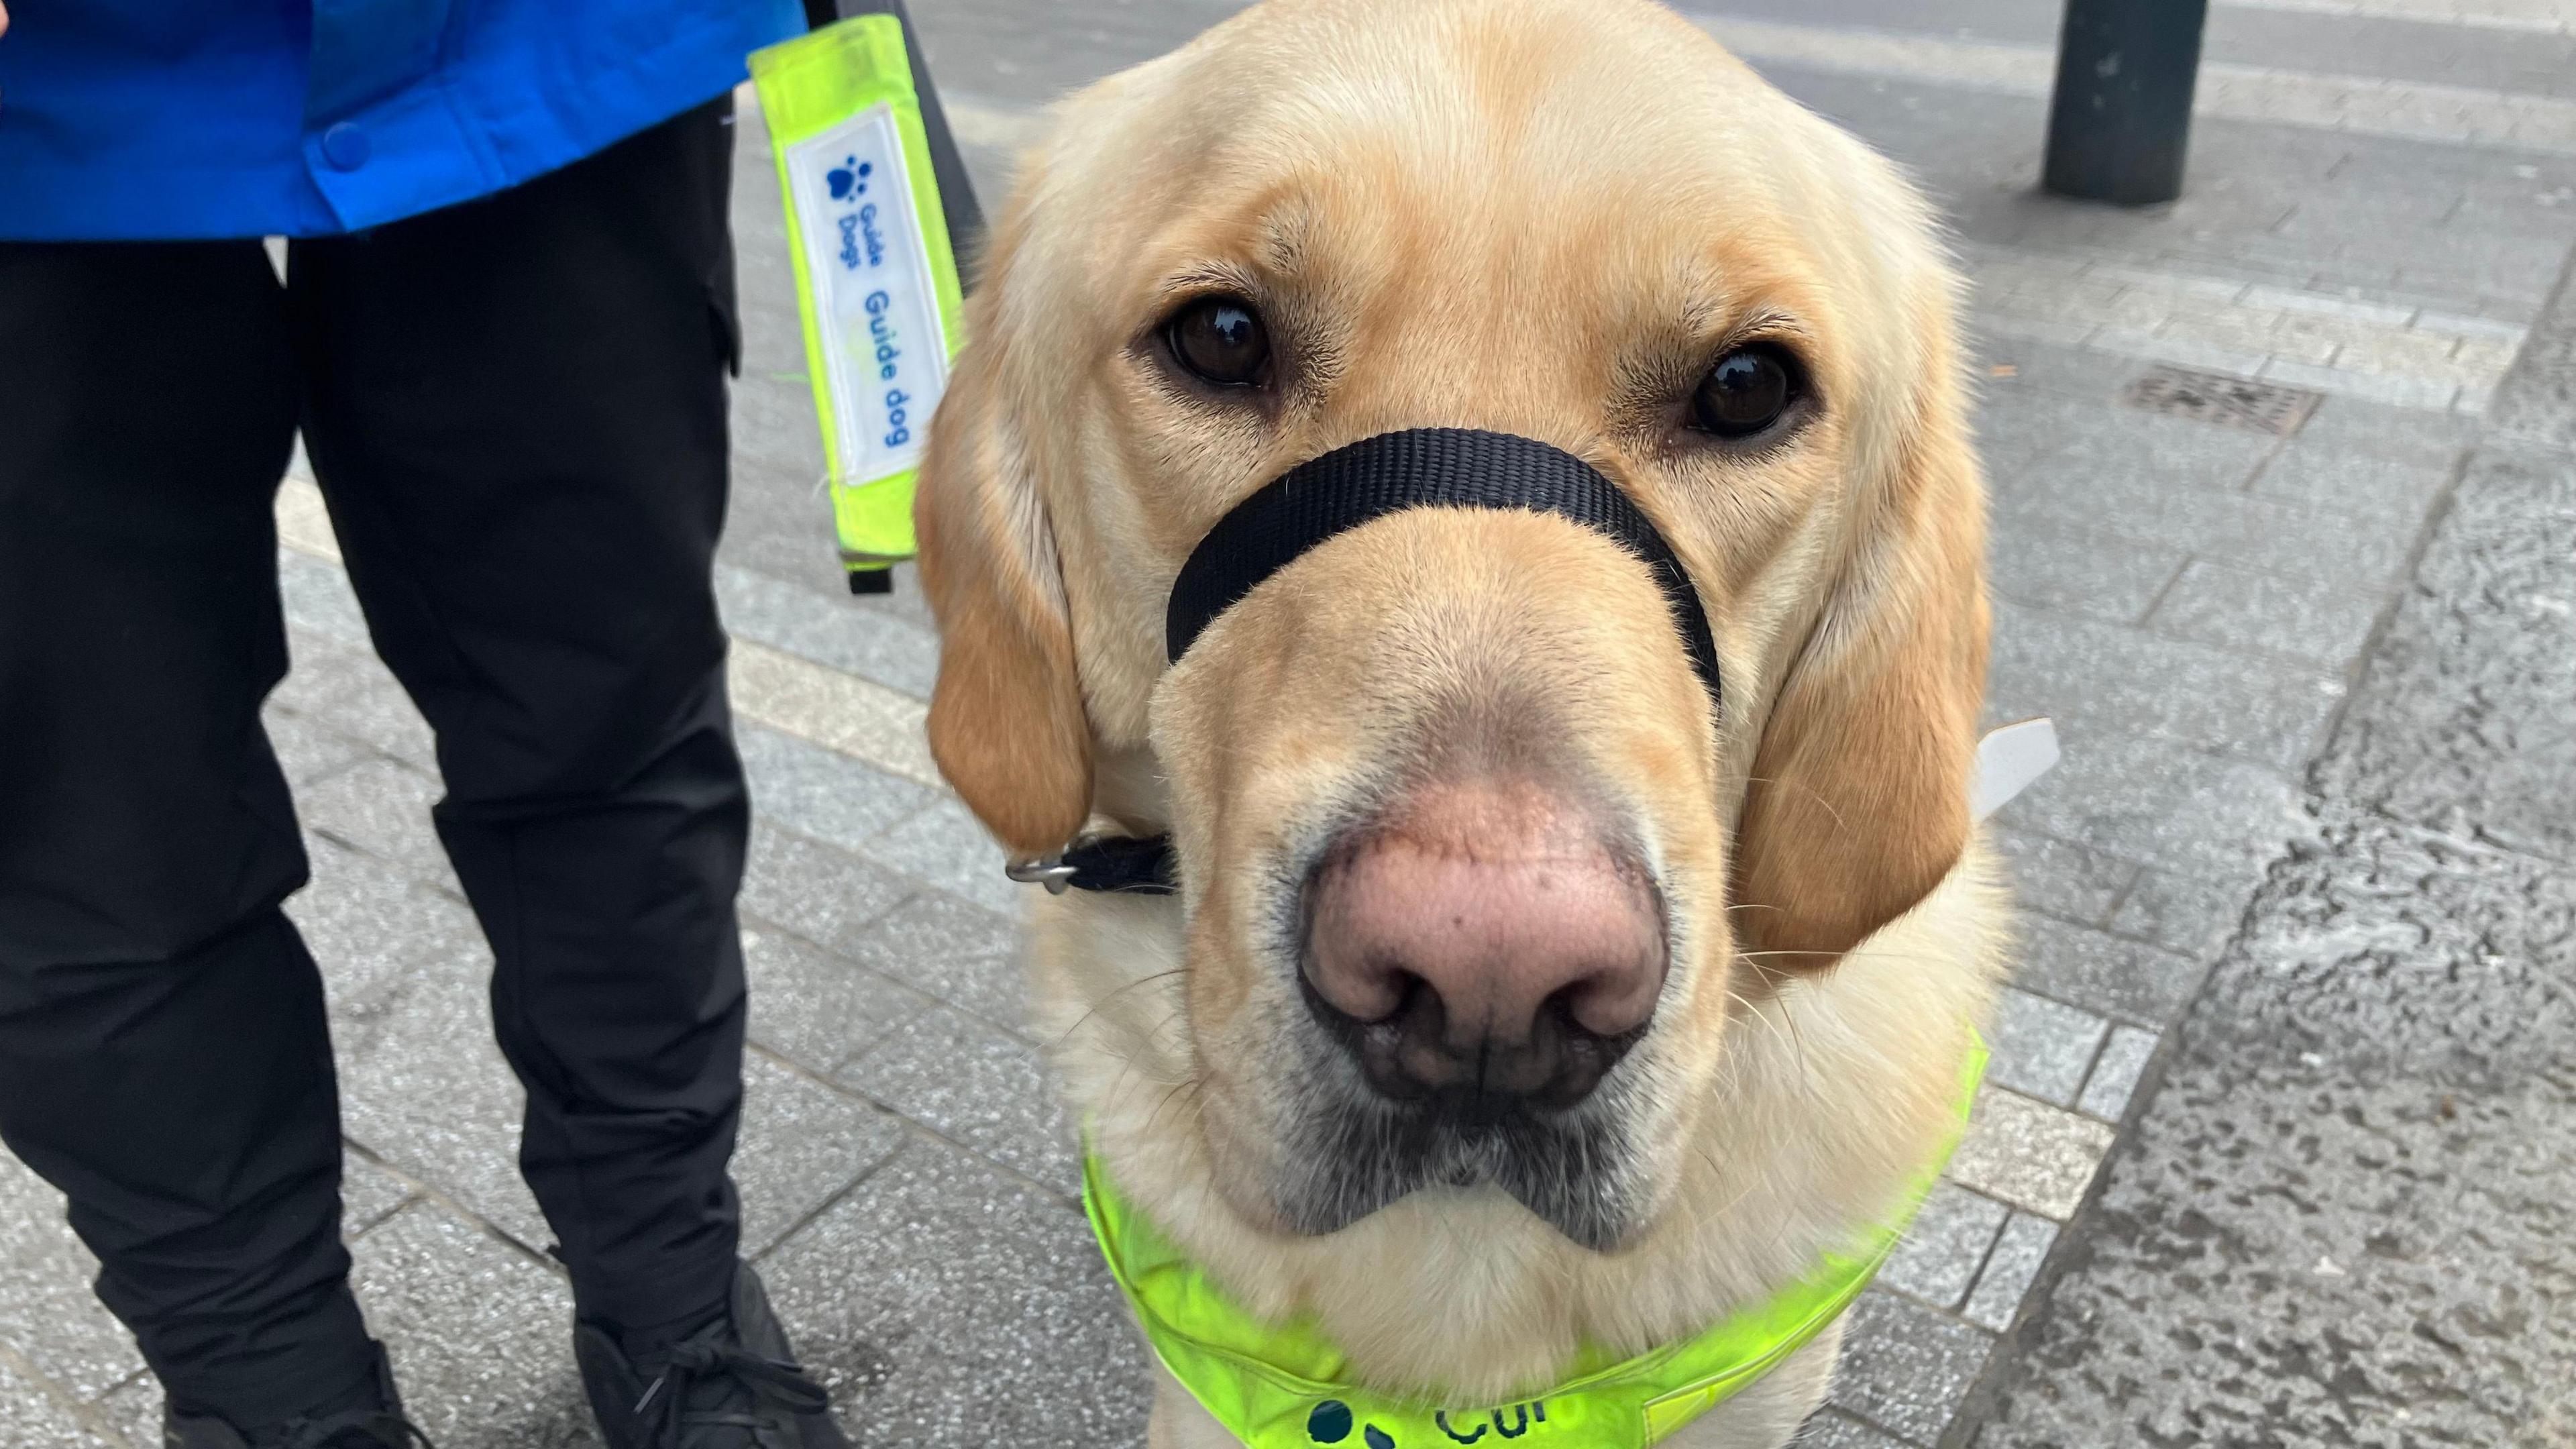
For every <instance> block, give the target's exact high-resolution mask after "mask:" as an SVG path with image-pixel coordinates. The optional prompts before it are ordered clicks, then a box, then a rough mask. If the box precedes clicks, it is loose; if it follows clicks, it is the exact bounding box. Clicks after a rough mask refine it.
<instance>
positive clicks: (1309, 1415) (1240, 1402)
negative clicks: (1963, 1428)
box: [1082, 1042, 1986, 1449]
mask: <svg viewBox="0 0 2576 1449" xmlns="http://www.w3.org/2000/svg"><path fill="white" fill-rule="evenodd" d="M1985 1067H1986V1049H1985V1045H1984V1043H1982V1042H1977V1043H1975V1044H1974V1045H1973V1047H1972V1050H1971V1051H1970V1053H1969V1057H1968V1060H1967V1062H1966V1064H1965V1066H1964V1068H1963V1070H1962V1072H1961V1081H1960V1089H1959V1106H1958V1113H1959V1121H1958V1126H1957V1127H1956V1128H1955V1129H1954V1130H1953V1131H1952V1133H1951V1134H1950V1138H1949V1140H1948V1142H1947V1143H1946V1144H1945V1145H1944V1146H1943V1147H1942V1149H1941V1152H1940V1153H1939V1155H1938V1156H1937V1157H1936V1158H1935V1159H1934V1160H1933V1161H1932V1162H1931V1163H1930V1164H1929V1165H1927V1166H1926V1167H1925V1168H1924V1170H1923V1172H1922V1175H1921V1176H1920V1177H1919V1178H1918V1179H1917V1180H1916V1181H1915V1182H1914V1183H1913V1184H1912V1185H1911V1187H1910V1189H1909V1190H1908V1192H1907V1194H1906V1196H1905V1198H1904V1200H1903V1203H1902V1205H1901V1207H1900V1209H1899V1211H1898V1213H1897V1214H1896V1216H1895V1218H1894V1220H1893V1221H1890V1222H1887V1223H1884V1224H1881V1225H1880V1226H1878V1227H1877V1228H1875V1229H1874V1230H1872V1231H1870V1232H1869V1233H1867V1234H1866V1235H1865V1236H1864V1237H1863V1238H1862V1239H1861V1240H1860V1241H1859V1242H1858V1243H1856V1244H1854V1245H1853V1246H1852V1247H1850V1248H1849V1249H1847V1250H1845V1251H1842V1252H1836V1253H1828V1254H1826V1255H1825V1256H1824V1258H1823V1260H1822V1261H1820V1262H1819V1263H1817V1265H1816V1266H1815V1268H1814V1270H1813V1271H1811V1272H1809V1273H1808V1274H1807V1275H1806V1276H1805V1277H1803V1278H1800V1279H1799V1280H1798V1281H1796V1282H1794V1283H1792V1284H1790V1285H1789V1286H1788V1287H1786V1288H1783V1289H1782V1290H1780V1292H1779V1293H1777V1294H1775V1295H1773V1296H1772V1297H1771V1298H1770V1299H1769V1300H1767V1301H1765V1302H1762V1303H1757V1304H1753V1305H1751V1306H1750V1307H1747V1308H1743V1309H1740V1310H1738V1311H1737V1312H1735V1313H1732V1314H1729V1315H1728V1316H1727V1317H1725V1318H1723V1319H1720V1320H1719V1321H1718V1322H1717V1323H1716V1324H1714V1325H1712V1326H1711V1327H1710V1328H1709V1329H1708V1330H1707V1331H1705V1332H1703V1333H1701V1334H1699V1335H1698V1336H1696V1337H1693V1338H1688V1339H1684V1340H1682V1341H1681V1342H1679V1343H1672V1344H1667V1345H1665V1346H1664V1347H1662V1348H1658V1349H1653V1350H1650V1351H1648V1352H1646V1353H1641V1354H1638V1355H1636V1356H1635V1357H1633V1358H1625V1359H1616V1360H1614V1359H1611V1358H1610V1357H1609V1356H1608V1355H1607V1354H1606V1353H1603V1352H1601V1351H1598V1350H1594V1349H1586V1350H1585V1351H1583V1352H1582V1353H1581V1354H1579V1355H1577V1357H1576V1360H1575V1363H1574V1365H1573V1368H1572V1370H1571V1372H1569V1374H1568V1375H1567V1377H1566V1378H1565V1379H1564V1381H1563V1382H1561V1383H1559V1384H1557V1385H1556V1386H1555V1387H1553V1388H1550V1389H1547V1390H1546V1391H1544V1392H1542V1393H1537V1394H1532V1395H1530V1396H1528V1397H1526V1398H1523V1399H1519V1400H1516V1401H1514V1402H1511V1403H1507V1404H1501V1405H1486V1404H1474V1405H1455V1406H1450V1405H1441V1404H1429V1403H1421V1402H1417V1401H1414V1400H1409V1399H1404V1398H1399V1397H1393V1396H1389V1395H1385V1394H1380V1393H1375V1392H1373V1391H1371V1390H1369V1389H1367V1388H1365V1387H1362V1386H1361V1385H1359V1384H1356V1383H1353V1382H1352V1381H1351V1379H1350V1373H1349V1363H1348V1361H1347V1360H1346V1359H1345V1358H1344V1357H1343V1356H1342V1353H1341V1350H1340V1349H1338V1348H1336V1347H1335V1346H1334V1345H1333V1343H1332V1341H1331V1340H1329V1339H1327V1338H1326V1337H1325V1336H1324V1335H1323V1333H1322V1331H1321V1330H1320V1329H1318V1328H1317V1327H1316V1325H1315V1324H1314V1323H1313V1321H1312V1320H1311V1319H1306V1318H1299V1319H1297V1320H1295V1321H1292V1322H1289V1323H1284V1324H1274V1323H1265V1322H1263V1321H1262V1320H1260V1319H1258V1318H1255V1317H1253V1316H1252V1315H1251V1314H1249V1313H1247V1312H1245V1311H1244V1310H1243V1309H1242V1308H1241V1307H1239V1306H1237V1305H1236V1303H1235V1302H1234V1300H1233V1299H1231V1298H1229V1297H1227V1296H1226V1294H1225V1292H1224V1290H1223V1289H1221V1288H1219V1287H1218V1286H1217V1285H1216V1284H1215V1283H1214V1282H1213V1281H1211V1280H1210V1279H1209V1278H1208V1276H1207V1275H1206V1274H1205V1273H1203V1272H1201V1271H1200V1270H1199V1268H1198V1266H1197V1265H1196V1264H1194V1263H1192V1262H1190V1261H1189V1259H1187V1258H1185V1257H1183V1256H1182V1255H1181V1253H1180V1250H1179V1249H1177V1248H1175V1247H1173V1246H1172V1244H1171V1242H1170V1241H1169V1240H1168V1239H1166V1238H1165V1237H1164V1236H1163V1235H1162V1234H1161V1233H1160V1232H1159V1231H1157V1230H1156V1229H1155V1227H1154V1225H1153V1224H1152V1223H1150V1222H1148V1221H1147V1220H1146V1219H1145V1217H1144V1215H1143V1214H1141V1213H1139V1212H1137V1211H1136V1210H1135V1209H1134V1208H1133V1207H1132V1206H1131V1205H1129V1204H1128V1202H1127V1201H1126V1200H1125V1199H1123V1198H1121V1197H1120V1196H1119V1195H1118V1191H1117V1188H1116V1187H1115V1186H1114V1185H1113V1184H1112V1183H1111V1182H1110V1180H1109V1174H1108V1172H1107V1170H1106V1169H1105V1168H1104V1167H1103V1166H1102V1164H1101V1161H1100V1157H1099V1155H1098V1154H1097V1153H1086V1154H1085V1155H1084V1159H1083V1168H1082V1175H1083V1194H1082V1196H1083V1206H1084V1208H1085V1209H1086V1210H1087V1211H1088V1212H1089V1213H1090V1216H1091V1227H1092V1231H1093V1233H1094V1234H1095V1235H1096V1236H1097V1237H1098V1238H1099V1240H1100V1251H1101V1253H1102V1255H1103V1256H1105V1257H1106V1258H1107V1259H1108V1260H1109V1271H1110V1273H1111V1274H1112V1275H1113V1276H1115V1277H1116V1278H1117V1280H1118V1286H1119V1287H1120V1288H1122V1289H1124V1290H1125V1291H1126V1294H1127V1303H1128V1306H1129V1307H1130V1308H1131V1309H1133V1310H1134V1311H1135V1315H1136V1321H1137V1323H1138V1324H1139V1325H1141V1326H1142V1327H1143V1328H1144V1330H1145V1337H1146V1339H1147V1341H1148V1342H1150V1343H1151V1344H1152V1345H1153V1348H1154V1352H1155V1354H1156V1355H1157V1356H1159V1357H1160V1358H1161V1359H1162V1361H1163V1365H1164V1367H1166V1368H1168V1369H1170V1370H1171V1372H1172V1377H1174V1378H1176V1379H1178V1380H1179V1381H1180V1382H1181V1384H1182V1385H1183V1386H1184V1387H1186V1388H1188V1389H1189V1391H1190V1392H1191V1393H1192V1394H1193V1395H1195V1396H1196V1397H1197V1398H1198V1401H1199V1402H1200V1403H1201V1404H1203V1405H1205V1406H1206V1408H1207V1411H1208V1413H1210V1414H1211V1415H1213V1416H1215V1418H1216V1421H1217V1422H1218V1423H1219V1424H1222V1425H1224V1426H1225V1427H1226V1429H1227V1430H1228V1431H1230V1432H1231V1433H1233V1434H1234V1436H1235V1437H1236V1438H1238V1439H1241V1440H1242V1441H1243V1442H1244V1443H1245V1444H1247V1445H1249V1446H1251V1449H1311V1446H1314V1445H1318V1444H1324V1445H1348V1446H1350V1449H1439V1446H1443V1445H1448V1444H1483V1445H1485V1446H1486V1449H1501V1446H1502V1445H1503V1444H1504V1441H1509V1440H1518V1441H1523V1443H1524V1444H1526V1445H1528V1446H1530V1449H1537V1446H1542V1445H1560V1446H1568V1449H1571V1446H1576V1445H1580V1446H1582V1449H1644V1446H1646V1445H1649V1444H1654V1443H1657V1442H1659V1441H1661V1440H1663V1439H1664V1438H1666V1437H1667V1436H1669V1435H1670V1434H1672V1432H1673V1431H1674V1430H1676V1429H1679V1428H1680V1427H1682V1426H1683V1425H1685V1424H1687V1423H1689V1422H1690V1421H1692V1420H1693V1419H1696V1418H1698V1417H1699V1416H1700V1415H1702V1414H1705V1413H1707V1412H1708V1411H1709V1410H1711V1409H1713V1408H1716V1407H1717V1406H1718V1405H1719V1404H1722V1403H1724V1402H1726V1400H1728V1399H1729V1398H1731V1397H1733V1396H1734V1395H1735V1394H1736V1393H1738V1392H1739V1391H1741V1390H1742V1389H1743V1388H1744V1387H1745V1386H1746V1385H1747V1384H1750V1383H1752V1382H1753V1381H1754V1380H1755V1379H1758V1378H1760V1377H1761V1376H1762V1375H1763V1374H1765V1373H1767V1372H1769V1371H1770V1370H1771V1369H1773V1368H1775V1367H1777V1366H1778V1365H1779V1364H1780V1363H1781V1362H1782V1361H1783V1360H1785V1359H1787V1358H1788V1357H1789V1355H1791V1354H1793V1353H1795V1352H1797V1351H1798V1350H1799V1349H1800V1348H1803V1347H1805V1346H1806V1345H1807V1343H1808V1342H1810V1341H1811V1340H1813V1339H1814V1338H1815V1336H1816V1335H1817V1334H1819V1333H1822V1332H1823V1331H1824V1330H1825V1329H1826V1327H1827V1326H1829V1325H1830V1324H1832V1323H1833V1321H1834V1319H1835V1318H1836V1317H1837V1316H1838V1315H1840V1314H1841V1313H1842V1311H1843V1310H1844V1309H1845V1308H1847V1307H1849V1306H1850V1304H1851V1301H1852V1299H1854V1298H1855V1297H1858V1296H1859V1294H1860V1291H1861V1290H1862V1289H1863V1288H1866V1287H1868V1286H1869V1281H1870V1279H1871V1278H1872V1277H1873V1276H1875V1275H1876V1274H1877V1272H1878V1267H1879V1264H1880V1263H1882V1262H1884V1261H1885V1260H1886V1258H1887V1255H1888V1253H1889V1252H1890V1251H1891V1250H1892V1249H1894V1248H1895V1246H1896V1243H1897V1240H1898V1239H1899V1238H1901V1237H1902V1236H1904V1233H1905V1229H1906V1226H1907V1225H1908V1224H1909V1223H1911V1222H1912V1221H1913V1218H1914V1214H1915V1211H1916V1210H1917V1209H1918V1208H1920V1207H1921V1206H1922V1202H1923V1196H1924V1194H1925V1193H1927V1192H1929V1191H1930V1190H1931V1188H1932V1184H1933V1182H1934V1181H1935V1180H1937V1179H1938V1178H1939V1176H1940V1174H1941V1169H1942V1168H1943V1167H1944V1166H1945V1165H1947V1164H1948V1162H1949V1160H1950V1154H1951V1152H1952V1151H1953V1150H1955V1149H1956V1148H1957V1146H1958V1141H1959V1137H1960V1135H1961V1134H1963V1133H1964V1132H1965V1131H1966V1130H1967V1123H1968V1110H1969V1107H1970V1104H1971V1103H1972V1102H1973V1101H1974V1099H1975V1097H1976V1091H1977V1084H1978V1082H1979V1081H1980V1080H1981V1079H1982V1078H1983V1077H1984V1075H1985Z"/></svg>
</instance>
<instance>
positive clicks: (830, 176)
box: [823, 156, 877, 201]
mask: <svg viewBox="0 0 2576 1449" xmlns="http://www.w3.org/2000/svg"><path fill="white" fill-rule="evenodd" d="M876 169H877V168H876V167H875V166H873V165H870V164H869V163H867V162H865V161H862V160H860V159H859V158H858V157H856V156H850V157H845V158H843V159H842V161H841V164H840V165H838V166H835V167H833V168H832V169H831V170H829V171H826V172H824V173H823V184H824V185H825V186H827V187H829V188H830V189H831V192H832V199H833V200H834V201H848V200H850V199H851V198H853V197H858V196H865V195H867V194H868V173H869V172H871V171H874V170H876Z"/></svg>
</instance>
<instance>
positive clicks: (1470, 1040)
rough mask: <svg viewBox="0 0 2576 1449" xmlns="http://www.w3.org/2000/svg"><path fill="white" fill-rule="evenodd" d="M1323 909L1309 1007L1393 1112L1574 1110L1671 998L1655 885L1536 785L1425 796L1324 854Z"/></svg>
mask: <svg viewBox="0 0 2576 1449" xmlns="http://www.w3.org/2000/svg"><path fill="white" fill-rule="evenodd" d="M1310 904H1311V911H1312V914H1311V916H1310V918H1309V925H1308V935H1307V942H1306V953H1305V972H1306V980H1307V982H1308V984H1309V985H1310V986H1311V987H1312V994H1311V996H1310V998H1309V1000H1310V1004H1311V1005H1313V1006H1314V1007H1315V1008H1316V1014H1317V1016H1318V1017H1319V1019H1321V1020H1323V1021H1324V1022H1325V1024H1326V1025H1327V1027H1328V1028H1331V1029H1332V1030H1334V1031H1335V1033H1336V1034H1337V1035H1339V1036H1341V1037H1342V1038H1343V1040H1344V1041H1345V1042H1346V1043H1347V1044H1348V1045H1349V1046H1350V1047H1351V1048H1352V1050H1353V1051H1354V1052H1356V1053H1357V1055H1358V1056H1359V1059H1360V1063H1361V1066H1362V1067H1363V1069H1364V1070H1365V1071H1366V1073H1367V1075H1368V1077H1369V1079H1370V1080H1371V1081H1372V1082H1373V1083H1374V1084H1376V1085H1377V1087H1378V1088H1379V1090H1381V1091H1383V1092H1385V1093H1387V1094H1388V1095H1390V1096H1394V1097H1399V1098H1406V1099H1418V1098H1424V1097H1432V1096H1439V1097H1444V1098H1450V1099H1452V1101H1453V1105H1457V1106H1461V1107H1465V1108H1469V1109H1470V1110H1474V1111H1478V1112H1490V1111H1494V1110H1499V1109H1503V1108H1506V1107H1508V1106H1510V1105H1512V1104H1514V1103H1516V1102H1522V1101H1526V1102H1529V1103H1531V1104H1532V1105H1539V1106H1568V1105H1571V1104H1572V1103H1574V1102H1575V1101H1578V1100H1580V1099H1581V1098H1582V1097H1583V1096H1584V1095H1585V1094H1587V1093H1589V1092H1590V1091H1591V1090H1592V1088H1593V1087H1594V1086H1595V1085H1597V1084H1598V1083H1599V1082H1600V1080H1601V1077H1602V1074H1603V1073H1605V1072H1607V1071H1608V1070H1609V1069H1610V1067H1611V1066H1612V1065H1613V1064H1614V1063H1616V1062H1617V1060H1618V1058H1619V1056H1620V1054H1621V1053H1623V1052H1624V1051H1625V1050H1626V1049H1627V1046H1628V1045H1629V1043H1630V1042H1631V1041H1633V1040H1634V1038H1635V1037H1636V1036H1637V1034H1638V1032H1639V1029H1640V1028H1642V1027H1644V1026H1645V1025H1646V1023H1647V1021H1648V1020H1649V1019H1651V1018H1652V1017H1653V1015H1654V1011H1655V1000H1656V998H1657V996H1658V995H1660V994H1661V992H1662V990H1663V984H1664V971H1665V959H1666V958H1665V945H1664V923H1663V914H1662V911H1661V909H1660V907H1659V905H1658V902H1657V898H1656V894H1655V891H1654V888H1653V886H1652V885H1651V884H1650V883H1649V882H1648V881H1647V880H1646V878H1645V875H1644V872H1643V871H1642V870H1641V869H1640V868H1639V867H1637V866H1635V865H1633V864H1632V863H1630V862H1628V861H1627V860H1625V859H1623V858H1622V857H1621V856H1620V855H1619V854H1618V853H1617V852H1616V851H1614V850H1613V849H1612V848H1611V846H1610V845H1609V844H1608V843H1607V841H1606V839H1605V837H1604V834H1603V832H1602V831H1601V830H1600V829H1599V827H1598V823H1597V819H1596V817H1595V816H1594V815H1592V814H1591V813H1589V812H1586V811H1583V810H1581V809H1579V808H1576V807H1575V806H1574V805H1573V804H1572V803H1571V802H1568V801H1567V800H1565V799H1564V798H1563V797H1562V796H1560V795H1558V794H1557V793H1555V792H1553V791H1551V790H1548V789H1545V788H1542V787H1538V786H1533V785H1525V784H1517V783H1495V782H1477V783H1474V784H1468V785H1444V786H1436V787H1430V788H1426V789H1423V790H1418V791H1416V792H1414V793H1413V794H1412V795H1411V796H1409V797H1408V798H1407V800H1406V801H1405V803H1404V805H1403V807H1402V808H1401V809H1399V810H1398V811H1396V812H1395V813H1394V814H1393V815H1392V816H1391V817H1390V818H1389V819H1388V820H1387V821H1386V822H1385V823H1383V824H1381V825H1379V826H1377V827H1374V828H1372V829H1371V830H1369V831H1367V832H1366V833H1365V834H1361V835H1358V836H1355V837H1353V838H1351V839H1349V840H1347V841H1344V842H1343V843H1342V844H1341V845H1340V846H1338V847H1337V848H1336V849H1335V850H1334V851H1333V852H1332V853H1331V854H1330V855H1329V856H1327V857H1326V859H1325V862H1324V864H1323V866H1322V867H1321V868H1320V869H1319V870H1318V871H1317V873H1316V876H1315V879H1314V884H1313V894H1312V897H1311V901H1310Z"/></svg>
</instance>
